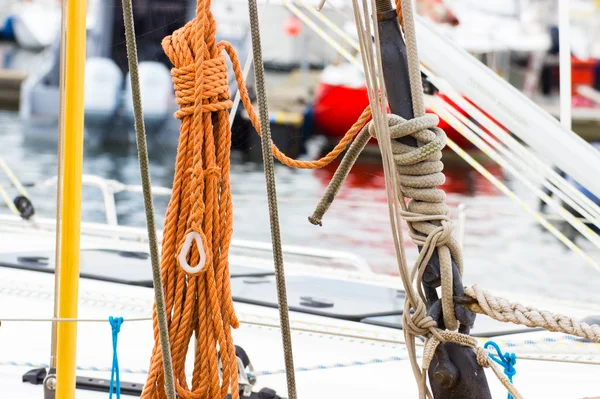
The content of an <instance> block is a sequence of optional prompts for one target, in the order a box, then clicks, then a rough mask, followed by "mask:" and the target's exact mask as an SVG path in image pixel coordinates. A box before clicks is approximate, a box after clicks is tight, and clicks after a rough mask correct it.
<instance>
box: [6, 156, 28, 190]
mask: <svg viewBox="0 0 600 399" xmlns="http://www.w3.org/2000/svg"><path fill="white" fill-rule="evenodd" d="M0 168H2V170H3V171H4V174H5V175H6V177H8V180H10V182H11V183H12V185H13V186H15V188H16V189H17V191H19V194H21V195H22V196H24V197H27V198H29V194H27V191H26V190H25V187H23V185H22V184H21V182H20V181H19V179H18V178H17V176H16V175H15V174H14V173H13V171H12V170H11V169H10V168H9V167H8V164H7V163H6V162H5V161H4V158H2V157H1V156H0Z"/></svg>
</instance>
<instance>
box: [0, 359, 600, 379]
mask: <svg viewBox="0 0 600 399" xmlns="http://www.w3.org/2000/svg"><path fill="white" fill-rule="evenodd" d="M418 357H420V356H418ZM406 359H407V358H405V357H400V356H391V357H389V358H376V359H369V360H358V361H354V362H346V363H335V364H330V365H314V366H304V367H303V366H300V367H297V368H296V371H297V372H304V371H313V370H329V369H334V368H345V367H349V366H365V365H369V364H380V363H387V362H396V361H403V360H406ZM519 360H530V361H539V362H547V363H566V364H585V365H590V366H600V360H593V358H592V357H588V358H587V359H586V358H570V357H569V356H568V355H567V356H564V357H557V356H555V355H551V357H544V356H528V355H519ZM0 366H9V367H30V368H48V364H45V363H33V362H23V361H12V360H8V361H0ZM77 370H78V371H93V372H106V373H108V372H110V371H111V370H112V369H111V368H109V367H96V366H79V365H78V366H77ZM119 371H120V372H121V373H122V374H148V370H147V369H132V368H121V367H120V368H119ZM284 372H285V370H264V371H260V370H259V371H254V372H253V373H251V375H253V376H255V377H261V376H269V375H277V374H283V373H284Z"/></svg>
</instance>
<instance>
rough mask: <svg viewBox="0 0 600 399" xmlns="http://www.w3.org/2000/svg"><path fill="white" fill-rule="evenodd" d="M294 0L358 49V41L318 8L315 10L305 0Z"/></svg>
mask: <svg viewBox="0 0 600 399" xmlns="http://www.w3.org/2000/svg"><path fill="white" fill-rule="evenodd" d="M296 1H298V2H299V3H300V4H302V6H303V7H304V8H305V9H306V10H308V12H310V13H311V14H312V15H314V16H315V17H317V18H318V19H319V20H320V21H321V22H323V23H324V24H325V25H326V26H327V27H328V28H330V29H331V30H332V31H334V32H335V33H336V34H337V35H338V36H339V37H341V38H342V39H344V40H345V41H346V43H348V44H349V45H350V46H352V47H353V48H354V49H355V50H357V51H360V46H359V45H358V43H357V42H356V41H355V40H354V39H352V38H351V37H350V36H349V35H348V34H347V33H346V32H344V31H343V30H342V29H340V28H339V26H337V25H336V24H335V23H333V22H332V21H331V20H330V19H329V18H327V17H326V16H325V15H324V14H323V13H321V12H319V11H318V10H316V9H315V8H313V7H312V6H311V5H310V4H308V3H307V2H306V1H305V0H296Z"/></svg>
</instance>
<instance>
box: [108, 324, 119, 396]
mask: <svg viewBox="0 0 600 399" xmlns="http://www.w3.org/2000/svg"><path fill="white" fill-rule="evenodd" d="M108 322H109V323H110V326H111V327H112V343H113V364H112V371H111V373H110V391H109V392H110V396H109V398H110V399H112V396H113V391H114V390H116V393H117V399H120V398H121V377H120V375H119V359H118V357H117V338H118V337H119V332H120V331H121V324H123V318H122V317H112V316H110V317H109V318H108Z"/></svg>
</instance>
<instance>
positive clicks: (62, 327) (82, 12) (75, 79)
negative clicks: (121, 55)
mask: <svg viewBox="0 0 600 399" xmlns="http://www.w3.org/2000/svg"><path fill="white" fill-rule="evenodd" d="M65 1H66V7H67V10H66V17H67V19H66V28H67V33H66V41H65V65H64V66H65V70H64V76H65V88H64V90H65V95H64V122H63V126H64V141H63V154H64V166H63V187H62V200H63V205H62V209H61V215H60V216H61V217H60V220H61V221H62V229H61V234H60V238H61V245H60V265H57V268H58V271H59V292H58V293H57V295H58V301H59V302H58V317H59V319H74V318H77V309H78V295H79V249H80V248H79V245H80V227H81V176H82V169H83V134H84V132H83V129H84V126H83V101H84V89H83V85H84V73H85V54H86V52H85V44H86V15H87V14H86V6H87V0H65ZM76 350H77V323H76V322H62V323H60V322H59V323H58V328H57V347H56V366H57V367H56V376H57V384H56V393H57V395H56V397H57V398H59V399H71V398H74V397H75V371H76V370H75V367H76V364H75V361H76Z"/></svg>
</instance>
